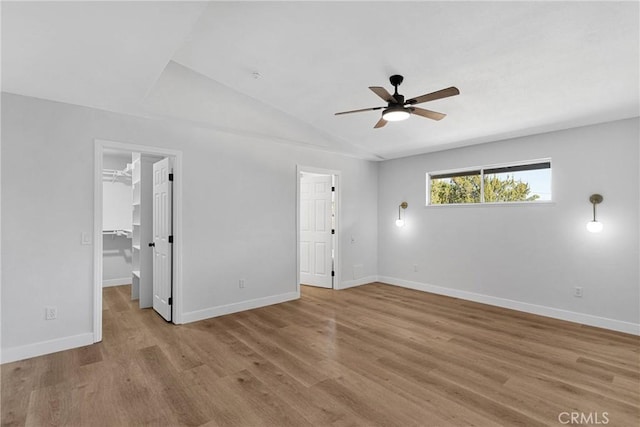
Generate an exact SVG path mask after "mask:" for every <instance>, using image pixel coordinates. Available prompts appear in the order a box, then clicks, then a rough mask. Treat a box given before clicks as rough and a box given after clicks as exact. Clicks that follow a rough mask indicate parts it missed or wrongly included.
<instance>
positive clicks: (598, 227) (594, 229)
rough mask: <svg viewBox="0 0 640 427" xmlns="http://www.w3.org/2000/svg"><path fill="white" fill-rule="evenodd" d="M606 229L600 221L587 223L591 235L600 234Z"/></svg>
mask: <svg viewBox="0 0 640 427" xmlns="http://www.w3.org/2000/svg"><path fill="white" fill-rule="evenodd" d="M603 228H604V225H603V224H602V223H601V222H600V221H595V220H594V221H589V222H588V223H587V230H589V231H590V232H591V233H599V232H601V231H602V229H603Z"/></svg>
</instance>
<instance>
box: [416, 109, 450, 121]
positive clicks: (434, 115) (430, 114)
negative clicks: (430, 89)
mask: <svg viewBox="0 0 640 427" xmlns="http://www.w3.org/2000/svg"><path fill="white" fill-rule="evenodd" d="M411 113H413V114H417V115H419V116H422V117H426V118H427V119H431V120H442V119H444V118H445V117H447V115H446V114H442V113H438V112H437V111H431V110H425V109H424V108H418V107H411Z"/></svg>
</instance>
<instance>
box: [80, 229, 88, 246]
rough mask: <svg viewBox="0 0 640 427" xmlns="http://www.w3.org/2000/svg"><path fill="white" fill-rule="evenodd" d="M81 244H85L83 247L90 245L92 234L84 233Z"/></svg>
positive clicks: (81, 235) (81, 236)
mask: <svg viewBox="0 0 640 427" xmlns="http://www.w3.org/2000/svg"><path fill="white" fill-rule="evenodd" d="M80 243H81V244H83V245H90V244H91V234H90V233H87V232H84V231H83V232H82V233H81V234H80Z"/></svg>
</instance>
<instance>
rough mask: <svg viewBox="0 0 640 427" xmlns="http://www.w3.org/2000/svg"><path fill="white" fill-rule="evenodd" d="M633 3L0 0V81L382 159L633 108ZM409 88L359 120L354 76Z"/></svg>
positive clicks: (360, 97) (46, 94)
mask: <svg viewBox="0 0 640 427" xmlns="http://www.w3.org/2000/svg"><path fill="white" fill-rule="evenodd" d="M639 32H640V25H639V4H638V2H606V1H603V2H573V1H567V2H539V1H532V2H501V1H498V2H397V1H394V2H392V1H388V2H365V1H355V2H333V1H328V2H327V1H325V2H306V1H303V2H263V1H259V2H243V1H236V2H217V1H216V2H90V1H88V2H2V89H3V91H6V92H10V93H17V94H22V95H28V96H34V97H38V98H44V99H51V100H55V101H61V102H67V103H72V104H78V105H84V106H90V107H95V108H101V109H105V110H109V111H116V112H121V113H126V114H134V115H142V116H146V117H157V118H164V119H172V120H184V121H188V122H191V123H195V124H197V125H201V126H207V127H212V128H216V129H219V130H222V131H228V132H234V133H240V134H247V135H253V136H260V137H267V138H270V139H272V140H274V141H279V142H282V143H287V144H296V145H303V146H309V147H316V148H319V149H323V150H329V151H336V152H342V153H345V154H349V155H355V156H358V157H361V158H366V159H373V160H376V159H387V158H395V157H402V156H406V155H411V154H417V153H424V152H430V151H436V150H442V149H447V148H452V147H458V146H464V145H470V144H477V143H483V142H487V141H494V140H498V139H504V138H509V137H514V136H522V135H529V134H534V133H541V132H546V131H552V130H557V129H565V128H570V127H575V126H582V125H587V124H592V123H600V122H605V121H611V120H617V119H623V118H629V117H636V116H638V115H639V114H640V112H639V104H640V100H639V96H640V95H639V93H640V87H639V80H640V75H639V55H640V54H639V50H640V46H639V36H638V34H639ZM392 74H402V75H404V77H405V80H404V83H403V84H402V85H401V86H400V90H399V91H400V93H402V94H404V95H406V96H408V97H414V96H418V95H422V94H425V93H428V92H432V91H435V90H439V89H442V88H445V87H449V86H456V87H458V88H459V90H460V92H461V93H460V95H458V96H455V97H451V98H446V99H441V100H437V101H433V102H430V103H428V104H424V107H425V108H428V109H431V110H435V111H439V112H442V113H446V114H447V117H446V118H444V119H443V120H441V121H432V120H429V119H425V118H421V117H417V116H412V117H411V118H410V119H409V120H407V121H405V122H399V123H389V124H388V125H387V126H386V127H384V128H381V129H373V125H374V124H375V123H376V122H377V120H378V119H379V117H380V111H370V112H363V113H360V114H353V115H345V116H334V113H335V112H338V111H344V110H350V109H357V108H366V107H375V106H380V105H384V102H382V101H381V100H380V99H379V98H378V97H377V96H376V95H375V94H374V93H373V92H371V91H370V90H369V89H368V86H384V87H386V88H387V89H388V90H389V91H390V92H391V91H392V88H391V86H390V84H389V81H388V78H389V76H390V75H392Z"/></svg>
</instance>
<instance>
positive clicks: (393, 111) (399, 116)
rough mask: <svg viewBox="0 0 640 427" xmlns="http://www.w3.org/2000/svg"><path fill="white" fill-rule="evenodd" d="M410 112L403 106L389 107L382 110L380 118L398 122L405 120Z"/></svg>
mask: <svg viewBox="0 0 640 427" xmlns="http://www.w3.org/2000/svg"><path fill="white" fill-rule="evenodd" d="M410 115H411V113H410V112H409V110H408V109H406V108H404V107H390V108H387V109H386V110H384V112H383V113H382V118H383V119H385V120H386V121H388V122H399V121H402V120H407V119H408V118H409V116H410Z"/></svg>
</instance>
